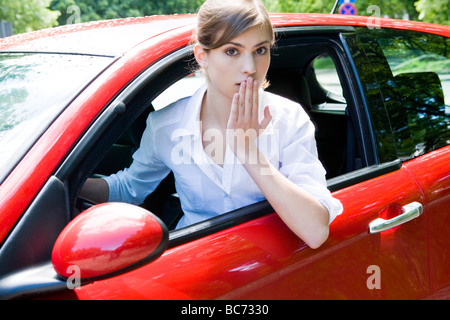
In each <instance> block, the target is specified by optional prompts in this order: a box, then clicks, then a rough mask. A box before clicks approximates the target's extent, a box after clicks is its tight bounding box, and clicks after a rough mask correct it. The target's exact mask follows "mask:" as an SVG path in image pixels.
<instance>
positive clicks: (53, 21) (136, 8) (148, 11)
mask: <svg viewBox="0 0 450 320" xmlns="http://www.w3.org/2000/svg"><path fill="white" fill-rule="evenodd" d="M203 1H204V0H163V1H162V0H0V20H6V21H12V23H13V27H14V32H15V33H23V32H27V31H32V30H38V29H43V28H48V27H53V26H57V25H64V24H67V23H74V22H86V21H93V20H103V19H114V18H124V17H136V16H147V15H154V14H174V13H180V14H181V13H193V12H196V11H197V10H198V8H199V7H200V6H201V4H202V3H203ZM263 1H264V3H265V4H266V6H267V8H268V9H269V11H271V12H316V13H330V12H331V9H332V8H333V5H334V0H263ZM74 5H75V6H77V7H76V8H77V10H78V11H74V7H73V6H74ZM371 5H376V6H378V7H379V8H380V15H381V16H382V17H384V16H388V17H393V18H407V19H410V20H421V21H425V22H431V23H439V24H445V25H450V0H415V1H414V0H389V1H382V0H356V7H357V11H358V12H357V14H358V15H366V16H367V15H368V16H372V15H374V12H373V11H369V12H368V11H367V8H368V7H369V6H371ZM74 17H75V19H74Z"/></svg>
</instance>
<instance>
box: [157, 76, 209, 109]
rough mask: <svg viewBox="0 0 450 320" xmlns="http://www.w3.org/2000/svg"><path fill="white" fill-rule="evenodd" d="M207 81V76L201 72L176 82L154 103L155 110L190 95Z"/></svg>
mask: <svg viewBox="0 0 450 320" xmlns="http://www.w3.org/2000/svg"><path fill="white" fill-rule="evenodd" d="M204 83H206V79H205V76H204V75H203V73H201V72H196V73H194V74H191V75H189V76H187V77H185V78H183V79H181V80H180V81H177V82H175V83H174V84H173V85H171V86H170V87H169V88H167V90H164V91H163V92H162V93H161V94H160V95H159V96H158V97H157V98H156V99H154V100H153V102H152V104H153V107H154V108H155V110H159V109H162V108H164V107H166V106H168V105H169V104H171V103H173V102H176V101H178V100H180V99H182V98H185V97H190V96H192V95H194V93H195V92H196V91H197V89H199V88H200V87H201V86H202V84H204Z"/></svg>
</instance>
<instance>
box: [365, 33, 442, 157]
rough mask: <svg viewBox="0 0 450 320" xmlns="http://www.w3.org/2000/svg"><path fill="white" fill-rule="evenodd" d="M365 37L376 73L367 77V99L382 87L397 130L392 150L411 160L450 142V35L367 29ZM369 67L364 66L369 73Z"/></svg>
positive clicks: (383, 97)
mask: <svg viewBox="0 0 450 320" xmlns="http://www.w3.org/2000/svg"><path fill="white" fill-rule="evenodd" d="M359 36H360V38H359V39H360V41H361V44H362V46H363V49H364V51H365V53H366V57H367V58H368V59H369V61H370V66H371V70H370V72H373V74H374V77H372V79H370V77H362V78H361V79H362V80H363V82H365V83H363V84H364V85H365V89H366V98H367V101H368V103H369V104H370V103H372V101H373V99H372V97H373V92H374V89H375V90H378V89H379V90H380V93H381V95H382V100H383V103H384V106H385V108H386V110H387V112H388V115H389V121H390V127H391V130H392V132H393V135H394V140H393V143H394V145H393V146H391V150H394V149H395V152H396V153H397V156H398V157H399V158H400V159H402V160H407V159H411V158H414V157H417V156H419V155H422V154H424V153H426V152H429V151H432V150H436V149H438V148H440V147H443V146H445V145H447V144H449V143H450V130H449V128H450V120H449V114H450V113H449V102H450V50H449V48H450V39H448V38H446V37H442V36H438V35H432V34H425V33H420V32H412V31H405V30H382V29H379V30H372V31H370V30H364V31H363V30H362V29H361V30H360V34H359ZM364 68H368V66H366V67H364V66H362V65H361V69H360V70H359V71H360V72H361V73H366V74H367V73H368V72H369V70H364ZM371 96H372V97H371ZM370 108H373V109H376V108H379V106H376V105H369V109H370ZM375 125H378V124H377V123H375ZM387 144H388V143H384V145H385V146H383V147H384V148H385V147H386V146H387Z"/></svg>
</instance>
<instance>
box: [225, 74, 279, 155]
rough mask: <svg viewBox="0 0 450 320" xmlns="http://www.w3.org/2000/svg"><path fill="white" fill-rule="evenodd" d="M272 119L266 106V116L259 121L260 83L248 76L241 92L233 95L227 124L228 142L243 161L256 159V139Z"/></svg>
mask: <svg viewBox="0 0 450 320" xmlns="http://www.w3.org/2000/svg"><path fill="white" fill-rule="evenodd" d="M271 120H272V115H271V114H270V111H269V107H268V106H266V107H265V108H264V117H263V119H262V120H261V122H260V121H259V85H258V83H257V82H256V81H255V80H253V78H251V77H248V78H247V80H246V81H243V82H242V83H241V85H240V88H239V93H236V94H235V95H234V97H233V102H232V105H231V112H230V118H229V119H228V125H227V143H228V145H229V146H230V147H231V150H233V152H234V154H235V155H236V157H237V158H238V159H239V160H240V161H241V162H242V163H244V162H246V161H256V157H257V151H258V150H257V144H256V139H257V138H258V137H259V136H260V135H261V134H262V132H263V131H264V130H265V129H266V128H267V126H268V125H269V123H270V121H271ZM252 164H255V162H253V163H252Z"/></svg>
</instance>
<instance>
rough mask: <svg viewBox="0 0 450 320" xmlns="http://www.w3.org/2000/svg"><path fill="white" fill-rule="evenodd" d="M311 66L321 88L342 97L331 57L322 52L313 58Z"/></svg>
mask: <svg viewBox="0 0 450 320" xmlns="http://www.w3.org/2000/svg"><path fill="white" fill-rule="evenodd" d="M313 66H314V70H315V74H316V78H317V81H318V82H319V83H320V85H321V86H322V88H324V89H325V90H327V91H328V92H331V93H334V94H336V95H338V96H339V97H340V98H341V99H343V94H342V86H341V82H340V81H339V76H338V74H337V71H336V67H335V65H334V61H333V59H332V58H331V57H330V56H329V55H328V54H322V55H320V56H318V57H317V58H316V59H314V65H313Z"/></svg>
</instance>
